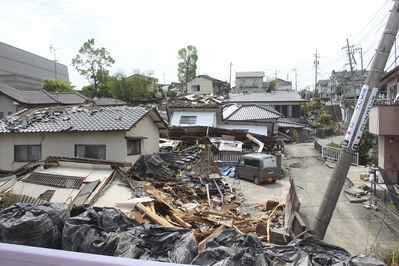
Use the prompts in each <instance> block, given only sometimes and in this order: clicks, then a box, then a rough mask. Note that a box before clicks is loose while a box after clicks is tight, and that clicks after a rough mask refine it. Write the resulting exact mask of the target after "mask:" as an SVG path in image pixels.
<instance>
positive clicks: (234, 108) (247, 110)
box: [223, 104, 284, 121]
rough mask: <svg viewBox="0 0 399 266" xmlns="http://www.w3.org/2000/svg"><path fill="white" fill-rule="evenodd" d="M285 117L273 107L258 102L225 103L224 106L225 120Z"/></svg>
mask: <svg viewBox="0 0 399 266" xmlns="http://www.w3.org/2000/svg"><path fill="white" fill-rule="evenodd" d="M281 117H284V116H283V115H282V114H281V113H279V112H277V111H276V110H275V109H274V108H272V107H266V106H261V105H257V104H250V105H237V104H231V105H225V106H224V107H223V120H228V121H248V120H264V119H276V118H281Z"/></svg>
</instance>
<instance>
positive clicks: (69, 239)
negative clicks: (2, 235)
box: [63, 207, 198, 264]
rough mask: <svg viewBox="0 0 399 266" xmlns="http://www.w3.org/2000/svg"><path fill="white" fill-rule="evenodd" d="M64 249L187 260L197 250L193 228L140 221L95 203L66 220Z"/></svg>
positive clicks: (137, 257)
mask: <svg viewBox="0 0 399 266" xmlns="http://www.w3.org/2000/svg"><path fill="white" fill-rule="evenodd" d="M63 249H64V250H69V251H79V252H85V253H93V254H101V255H109V256H117V257H124V258H132V259H142V260H153V261H162V262H174V263H186V264H189V263H190V262H191V261H192V259H193V258H194V257H195V256H197V254H198V249H197V244H196V241H195V237H194V235H193V233H192V231H191V230H190V229H183V228H166V227H162V226H157V225H151V224H145V223H139V222H137V221H136V220H133V219H130V218H128V217H127V216H126V215H125V214H123V213H122V212H120V211H119V210H116V209H114V208H102V209H101V208H96V207H94V208H90V209H88V210H87V211H86V212H84V213H82V214H81V215H78V216H76V217H72V218H70V219H68V221H66V223H65V227H64V231H63Z"/></svg>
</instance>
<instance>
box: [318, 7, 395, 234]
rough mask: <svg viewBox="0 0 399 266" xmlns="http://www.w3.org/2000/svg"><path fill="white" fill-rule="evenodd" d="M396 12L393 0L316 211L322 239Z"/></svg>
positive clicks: (392, 33) (387, 48) (391, 35)
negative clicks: (336, 159) (339, 150)
mask: <svg viewBox="0 0 399 266" xmlns="http://www.w3.org/2000/svg"><path fill="white" fill-rule="evenodd" d="M398 12H399V0H395V3H394V5H393V8H392V9H391V14H390V16H389V19H388V22H387V25H386V27H385V30H384V32H383V35H382V38H381V40H380V43H379V45H378V48H377V50H376V55H375V57H374V59H373V62H372V64H371V67H370V72H369V74H368V76H367V79H366V83H365V85H363V88H362V91H361V93H360V95H359V100H358V101H357V104H356V107H355V112H354V114H353V116H352V119H351V122H350V124H349V128H348V131H347V133H346V135H345V139H344V142H343V144H342V149H341V152H340V155H339V157H338V161H337V163H336V165H335V168H334V171H333V173H332V175H331V178H330V181H329V183H328V186H327V188H326V191H325V193H324V195H323V200H322V202H321V204H320V207H319V210H318V212H317V214H316V217H315V220H314V224H313V230H314V231H316V232H317V236H318V238H319V239H321V240H323V239H324V236H325V234H326V231H327V227H328V225H329V223H330V221H331V218H332V215H333V213H334V209H335V206H336V204H337V201H338V198H339V195H340V193H341V191H342V187H343V185H344V182H345V179H346V176H347V174H348V171H349V167H350V166H351V161H352V157H353V154H354V153H355V151H356V150H357V148H358V144H359V142H360V138H361V136H362V133H363V130H364V127H365V124H366V123H367V120H368V117H369V114H370V109H371V107H372V105H373V101H374V99H375V97H376V94H377V91H378V88H377V87H378V84H379V83H380V81H381V76H382V74H383V72H384V69H385V66H386V63H387V61H388V57H389V54H390V52H391V49H392V46H393V44H394V42H395V38H396V35H397V33H398V28H399V13H398Z"/></svg>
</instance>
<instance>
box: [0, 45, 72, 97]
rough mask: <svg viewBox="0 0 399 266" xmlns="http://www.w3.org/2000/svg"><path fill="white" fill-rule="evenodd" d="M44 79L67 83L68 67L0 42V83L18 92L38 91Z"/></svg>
mask: <svg viewBox="0 0 399 266" xmlns="http://www.w3.org/2000/svg"><path fill="white" fill-rule="evenodd" d="M49 53H50V52H49ZM45 78H52V79H60V80H64V81H67V82H69V74H68V67H67V66H66V65H63V64H61V63H59V62H57V60H54V61H53V60H49V59H46V58H44V57H41V56H38V55H35V54H32V53H30V52H27V51H24V50H21V49H19V48H16V47H13V46H11V45H8V44H5V43H2V42H0V82H4V83H6V84H8V85H10V86H12V87H14V88H18V89H19V90H39V89H40V88H41V86H42V80H43V79H45Z"/></svg>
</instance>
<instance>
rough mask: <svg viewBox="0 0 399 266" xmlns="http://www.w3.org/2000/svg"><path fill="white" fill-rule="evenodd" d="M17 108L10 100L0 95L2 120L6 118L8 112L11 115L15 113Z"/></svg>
mask: <svg viewBox="0 0 399 266" xmlns="http://www.w3.org/2000/svg"><path fill="white" fill-rule="evenodd" d="M17 106H18V105H15V104H13V101H12V100H11V99H10V98H8V97H5V96H4V95H0V112H3V114H4V118H5V117H7V115H8V112H12V113H13V114H14V113H16V111H17Z"/></svg>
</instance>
